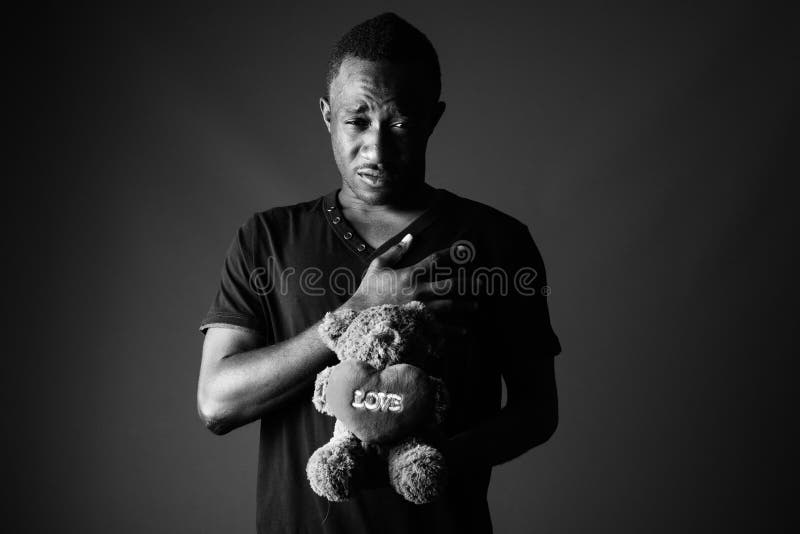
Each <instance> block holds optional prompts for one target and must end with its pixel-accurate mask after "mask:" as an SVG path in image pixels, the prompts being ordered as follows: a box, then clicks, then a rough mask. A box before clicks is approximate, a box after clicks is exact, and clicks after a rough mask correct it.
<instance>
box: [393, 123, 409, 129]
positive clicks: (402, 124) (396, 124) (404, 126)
mask: <svg viewBox="0 0 800 534" xmlns="http://www.w3.org/2000/svg"><path fill="white" fill-rule="evenodd" d="M392 126H393V127H395V128H399V129H401V130H406V129H407V128H408V123H407V122H395V123H394V124H392Z"/></svg>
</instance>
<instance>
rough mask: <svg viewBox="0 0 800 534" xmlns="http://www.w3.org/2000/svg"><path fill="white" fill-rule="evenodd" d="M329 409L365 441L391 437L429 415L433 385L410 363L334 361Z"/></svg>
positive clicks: (406, 431) (413, 427) (401, 434)
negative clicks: (385, 364) (374, 364)
mask: <svg viewBox="0 0 800 534" xmlns="http://www.w3.org/2000/svg"><path fill="white" fill-rule="evenodd" d="M325 399H326V403H327V405H328V411H329V412H330V413H332V414H333V415H334V416H336V418H337V419H339V420H341V421H342V422H343V423H344V424H345V426H347V428H348V429H349V430H350V431H351V432H352V433H353V434H355V435H356V437H358V439H360V440H361V441H365V442H372V443H387V442H392V441H396V440H398V439H400V438H402V437H404V436H407V435H409V434H410V433H412V432H414V431H415V430H416V429H417V428H419V427H420V426H421V425H423V424H424V423H425V421H427V420H429V419H430V417H431V414H432V413H433V408H434V390H433V386H432V383H431V381H430V380H429V379H428V373H426V372H425V371H423V370H422V369H420V368H419V367H415V366H413V365H409V364H405V363H402V364H398V365H392V366H389V367H387V368H386V369H384V370H383V371H380V372H379V371H378V370H376V369H375V368H374V367H372V366H371V365H368V364H366V363H364V362H360V361H357V360H345V361H343V362H340V363H339V364H338V365H336V366H335V367H334V368H333V370H332V371H331V374H330V376H329V377H328V386H327V388H326V390H325Z"/></svg>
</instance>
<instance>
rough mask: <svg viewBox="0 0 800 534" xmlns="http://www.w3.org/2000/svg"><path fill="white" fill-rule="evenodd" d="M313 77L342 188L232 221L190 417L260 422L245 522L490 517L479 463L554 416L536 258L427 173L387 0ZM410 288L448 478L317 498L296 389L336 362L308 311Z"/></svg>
mask: <svg viewBox="0 0 800 534" xmlns="http://www.w3.org/2000/svg"><path fill="white" fill-rule="evenodd" d="M326 81H327V84H326V86H327V87H326V90H327V95H326V96H324V97H322V98H321V99H320V110H321V112H322V118H323V120H324V122H325V125H326V127H327V128H328V131H329V132H330V136H331V144H332V147H333V154H334V159H335V160H336V165H337V167H338V169H339V173H340V174H341V177H342V183H341V188H338V189H337V190H334V191H331V192H330V193H328V194H325V195H323V196H321V197H320V198H317V199H314V200H311V201H308V202H304V203H301V204H296V205H293V206H286V207H278V208H273V209H270V210H267V211H263V212H260V213H257V214H255V215H254V216H253V217H251V218H250V219H249V220H248V221H247V222H246V223H245V224H244V225H242V227H241V228H240V229H239V231H238V233H237V235H236V237H235V239H234V240H233V243H232V244H231V247H230V249H229V250H228V254H227V258H226V260H225V265H224V267H223V270H222V282H221V286H220V288H219V291H218V293H217V296H216V298H215V299H214V301H213V304H212V306H211V309H210V310H209V312H208V314H207V316H206V318H205V319H204V320H203V322H202V324H201V330H202V331H203V332H205V335H206V337H205V343H204V345H203V358H202V364H201V369H200V379H199V385H198V409H199V412H200V415H201V417H202V419H203V420H204V422H205V423H206V425H207V426H208V427H209V428H210V429H211V430H212V431H213V432H215V433H218V434H224V433H226V432H229V431H230V430H232V429H234V428H237V427H239V426H241V425H244V424H246V423H249V422H251V421H255V420H257V419H260V420H261V441H260V452H259V469H258V500H257V502H258V518H257V524H258V531H259V532H269V533H276V532H303V533H321V532H337V533H338V532H342V533H348V534H352V533H361V532H364V533H373V532H388V533H392V532H397V533H411V532H413V533H421V532H438V533H442V532H491V521H490V518H489V510H488V505H487V501H486V493H487V489H488V484H489V478H490V474H491V467H492V466H493V465H496V464H499V463H502V462H505V461H508V460H510V459H512V458H514V457H516V456H518V455H520V454H522V453H523V452H525V451H526V450H528V449H530V448H532V447H534V446H536V445H538V444H540V443H542V442H544V441H546V440H547V439H548V438H549V437H550V436H551V435H552V433H553V432H554V430H555V428H556V425H557V421H558V409H557V397H556V386H555V378H554V371H553V357H554V356H555V355H557V354H558V353H559V352H560V350H561V348H560V345H559V341H558V338H557V337H556V335H555V334H554V333H553V331H552V329H551V327H550V320H549V315H548V311H547V304H546V298H545V295H546V294H547V290H548V288H547V287H546V281H545V276H544V266H543V264H542V260H541V257H540V255H539V252H538V250H537V248H536V245H535V244H534V242H533V239H532V238H531V235H530V233H529V231H528V229H527V228H526V227H525V225H523V224H522V223H520V222H519V221H517V220H515V219H513V218H511V217H510V216H507V215H505V214H503V213H501V212H499V211H497V210H495V209H492V208H490V207H488V206H485V205H483V204H480V203H478V202H474V201H470V200H466V199H464V198H461V197H459V196H457V195H455V194H453V193H450V192H448V191H445V190H443V189H435V188H433V187H431V186H429V185H427V184H426V183H425V152H426V147H427V142H428V138H429V137H430V135H431V134H432V133H433V130H434V128H435V127H436V124H437V123H438V121H439V119H440V118H441V116H442V114H443V112H444V109H445V104H444V102H441V101H439V97H440V87H441V85H440V84H441V82H440V70H439V63H438V58H437V55H436V52H435V50H434V48H433V46H432V45H431V43H430V42H429V41H428V39H427V38H426V37H425V36H424V35H423V34H422V33H421V32H419V30H417V29H416V28H414V27H413V26H411V25H410V24H408V23H407V22H406V21H404V20H403V19H401V18H399V17H398V16H396V15H394V14H391V13H387V14H384V15H380V16H378V17H375V18H373V19H370V20H368V21H366V22H364V23H362V24H359V25H358V26H356V27H354V28H352V29H351V30H350V31H349V32H348V33H347V34H346V35H345V36H344V37H342V39H341V40H340V41H339V42H338V44H337V45H336V47H335V48H334V50H333V52H332V55H331V59H330V62H329V72H328V76H327V80H326ZM453 244H461V245H462V246H461V247H451V246H452V245H453ZM421 272H424V273H425V276H424V277H420V276H417V275H415V273H416V274H419V273H421ZM442 273H444V274H442ZM480 282H482V283H480ZM479 287H480V288H481V289H480V291H478V288H479ZM410 300H422V301H423V302H425V303H426V304H427V306H428V307H429V308H430V309H431V310H432V311H433V312H434V313H435V315H436V316H437V318H438V319H439V320H440V321H441V322H442V324H443V325H445V328H446V329H445V332H446V336H445V337H446V343H445V346H444V349H443V353H442V357H441V359H440V369H439V375H440V376H441V377H442V378H443V379H444V380H445V382H446V384H447V387H448V389H449V392H450V396H451V410H450V412H449V415H448V419H447V425H446V433H447V436H448V440H447V441H446V443H443V444H442V450H443V453H444V455H445V457H446V460H447V463H448V471H449V485H448V489H447V490H446V492H445V494H444V495H443V496H442V497H441V498H440V499H439V500H438V501H436V502H434V503H431V504H426V505H415V504H411V503H409V502H406V501H405V500H403V499H402V498H401V497H400V496H399V495H397V494H396V493H395V492H394V490H393V489H392V488H391V487H389V485H388V483H385V484H384V483H381V482H380V481H377V482H375V483H374V484H372V485H371V486H370V487H368V488H367V489H365V490H364V491H361V492H359V493H358V494H356V495H353V497H352V498H351V499H350V500H349V501H347V502H343V503H334V504H329V503H328V502H327V501H326V500H324V499H322V498H320V497H318V496H317V495H315V494H314V493H313V492H312V490H311V489H310V487H309V484H308V481H307V479H306V476H305V466H306V462H307V461H308V458H309V457H310V456H311V454H312V453H313V452H314V450H315V449H316V448H317V447H319V446H320V445H322V444H323V443H326V442H327V441H328V440H329V439H330V437H331V435H332V432H333V425H334V420H333V418H331V417H328V416H326V415H323V414H320V413H319V412H317V411H316V410H315V409H314V406H313V405H312V403H311V396H312V388H313V382H314V378H315V376H316V373H317V372H319V371H320V370H321V369H323V368H324V367H326V366H327V365H332V364H334V363H335V361H336V360H335V356H334V355H333V353H332V352H331V351H330V350H328V349H327V348H326V346H325V345H324V344H323V342H322V341H321V339H320V337H319V336H318V334H317V331H316V330H317V325H318V323H319V320H320V319H321V318H322V316H323V315H324V314H325V312H328V311H333V310H336V309H338V308H352V309H356V310H361V309H364V308H366V307H369V306H372V305H376V304H383V303H404V302H408V301H410ZM501 375H502V376H503V377H504V379H505V382H506V386H507V395H508V398H507V403H506V406H505V407H503V408H502V409H501V407H500V400H501V381H500V376H501Z"/></svg>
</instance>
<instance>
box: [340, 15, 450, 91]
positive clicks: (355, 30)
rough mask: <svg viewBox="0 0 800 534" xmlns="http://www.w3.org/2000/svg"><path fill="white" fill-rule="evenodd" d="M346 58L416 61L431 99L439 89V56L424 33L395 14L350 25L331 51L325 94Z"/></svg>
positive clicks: (440, 82) (440, 81) (440, 76)
mask: <svg viewBox="0 0 800 534" xmlns="http://www.w3.org/2000/svg"><path fill="white" fill-rule="evenodd" d="M347 57H356V58H359V59H365V60H368V61H378V60H388V61H392V62H397V63H410V62H420V63H421V66H422V67H423V70H424V72H425V75H426V76H425V77H426V80H427V81H428V82H429V83H430V85H431V92H432V96H433V97H435V100H434V102H437V101H438V100H439V96H440V95H441V92H442V73H441V69H440V67H439V56H438V55H437V54H436V49H435V48H433V44H432V43H431V42H430V40H429V39H428V38H427V37H426V36H425V34H424V33H422V32H421V31H419V30H418V29H417V28H415V27H414V26H412V25H411V24H410V23H409V22H408V21H406V20H405V19H403V18H401V17H399V16H398V15H397V14H395V13H382V14H380V15H378V16H377V17H373V18H371V19H369V20H365V21H364V22H362V23H361V24H358V25H356V26H353V27H352V28H350V30H348V32H347V33H345V34H344V35H343V36H342V37H341V38H340V39H339V41H338V42H337V43H336V45H335V46H334V47H333V50H331V55H330V58H329V59H328V73H327V75H326V77H325V94H326V95H328V94H329V92H330V87H331V83H332V82H333V80H334V78H336V76H337V74H339V67H341V65H342V61H344V59H345V58H347Z"/></svg>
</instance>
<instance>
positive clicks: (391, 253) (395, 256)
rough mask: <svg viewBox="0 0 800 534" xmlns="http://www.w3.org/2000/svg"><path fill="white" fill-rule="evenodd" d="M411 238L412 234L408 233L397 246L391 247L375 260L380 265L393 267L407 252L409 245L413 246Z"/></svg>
mask: <svg viewBox="0 0 800 534" xmlns="http://www.w3.org/2000/svg"><path fill="white" fill-rule="evenodd" d="M411 239H412V236H411V234H406V235H405V236H403V239H401V240H400V241H399V242H398V243H397V244H396V245H395V246H393V247H389V249H388V250H387V251H386V252H384V253H383V254H381V255H380V256H378V257H377V258H375V262H376V263H377V264H378V265H379V266H380V267H391V266H392V265H394V264H395V263H397V262H398V261H400V258H402V257H403V255H404V254H405V253H406V251H407V250H408V247H410V246H411Z"/></svg>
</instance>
